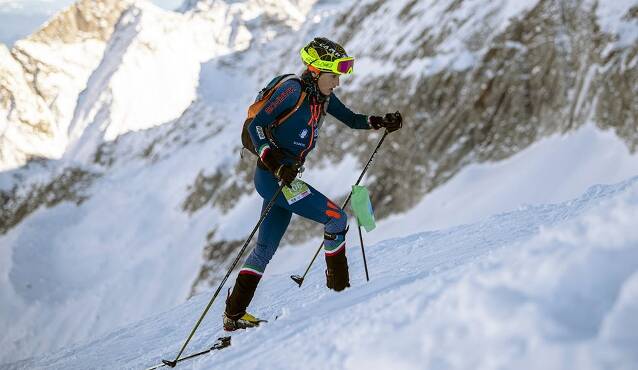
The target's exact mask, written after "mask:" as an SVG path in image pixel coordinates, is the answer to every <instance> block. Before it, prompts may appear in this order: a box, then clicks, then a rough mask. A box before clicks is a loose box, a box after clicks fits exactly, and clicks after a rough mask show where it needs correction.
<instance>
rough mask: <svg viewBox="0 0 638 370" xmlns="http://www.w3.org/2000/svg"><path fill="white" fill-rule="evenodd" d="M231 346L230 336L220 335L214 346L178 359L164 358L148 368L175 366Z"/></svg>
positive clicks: (153, 369) (150, 369) (151, 369)
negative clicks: (169, 359) (159, 362)
mask: <svg viewBox="0 0 638 370" xmlns="http://www.w3.org/2000/svg"><path fill="white" fill-rule="evenodd" d="M229 346H230V336H227V337H219V338H217V341H215V344H213V345H212V347H210V348H209V349H207V350H204V351H201V352H196V353H193V354H190V355H188V356H184V357H182V358H180V359H179V360H177V361H168V360H162V363H161V364H159V365H155V366H153V367H149V368H147V369H146V370H155V369H159V368H160V367H164V366H168V367H175V365H177V363H179V362H182V361H185V360H189V359H191V358H193V357H197V356H201V355H205V354H207V353H209V352H212V351H216V350H220V349H224V348H226V347H229Z"/></svg>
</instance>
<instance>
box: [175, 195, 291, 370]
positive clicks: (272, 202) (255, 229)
mask: <svg viewBox="0 0 638 370" xmlns="http://www.w3.org/2000/svg"><path fill="white" fill-rule="evenodd" d="M283 187H284V184H283V183H282V184H281V185H279V189H278V190H277V191H276V192H275V195H273V197H272V199H271V200H270V202H268V205H266V208H265V209H264V210H263V212H262V213H261V216H260V217H259V221H258V222H257V225H255V227H254V228H253V231H252V232H251V233H250V236H248V239H246V242H245V243H244V246H243V247H242V248H241V250H240V251H239V254H238V255H237V257H235V260H234V261H233V264H232V265H231V266H230V268H229V269H228V272H227V273H226V276H224V279H222V281H221V283H219V286H218V287H217V290H216V291H215V294H213V298H211V300H210V302H208V305H207V306H206V309H205V310H204V312H203V313H202V315H201V316H200V317H199V320H197V323H196V324H195V326H194V327H193V330H191V333H190V334H189V336H188V338H187V339H186V342H184V345H183V346H182V349H180V350H179V353H178V354H177V357H175V359H174V360H173V361H169V360H162V363H164V365H167V366H170V367H175V365H177V361H178V360H179V357H180V356H181V355H182V353H183V352H184V349H186V346H187V345H188V342H190V340H191V338H193V335H194V334H195V331H196V330H197V328H198V327H199V324H201V323H202V320H204V316H206V314H207V313H208V310H209V309H210V307H211V306H212V305H213V302H214V301H215V298H217V295H218V294H219V292H220V291H221V290H222V287H223V286H224V284H225V283H226V280H228V277H229V276H230V273H231V272H232V271H233V269H234V268H235V266H237V263H238V262H239V260H240V259H241V256H242V255H243V254H244V252H245V251H246V247H248V243H250V240H251V239H252V238H253V236H254V235H255V232H257V229H259V226H261V223H262V222H264V219H265V218H266V216H267V215H268V212H270V209H271V208H272V206H273V204H275V199H277V196H279V193H281V190H282V189H283Z"/></svg>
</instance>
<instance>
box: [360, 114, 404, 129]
mask: <svg viewBox="0 0 638 370" xmlns="http://www.w3.org/2000/svg"><path fill="white" fill-rule="evenodd" d="M368 121H369V122H370V126H372V128H373V129H375V130H378V129H380V128H382V127H385V128H386V129H387V130H388V132H393V131H396V130H398V129H400V128H401V127H403V117H401V113H399V111H396V113H387V114H386V115H385V117H379V116H370V117H369V118H368Z"/></svg>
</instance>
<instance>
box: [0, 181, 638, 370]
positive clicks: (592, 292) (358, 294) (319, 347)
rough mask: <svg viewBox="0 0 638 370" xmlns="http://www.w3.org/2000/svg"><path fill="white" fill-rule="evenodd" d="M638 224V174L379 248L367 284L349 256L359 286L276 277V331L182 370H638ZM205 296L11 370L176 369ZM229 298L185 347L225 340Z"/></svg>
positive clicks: (267, 305) (264, 313)
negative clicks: (338, 287) (336, 288)
mask: <svg viewBox="0 0 638 370" xmlns="http://www.w3.org/2000/svg"><path fill="white" fill-rule="evenodd" d="M637 217H638V177H635V178H632V179H629V180H627V181H624V182H621V183H619V184H616V185H609V186H603V185H598V186H593V187H591V188H590V189H589V190H588V191H587V192H585V194H583V195H582V196H581V197H579V198H576V199H573V200H569V201H566V202H562V203H557V204H546V205H534V206H529V207H527V208H525V209H520V210H516V211H511V212H507V213H502V214H498V215H495V216H492V217H490V218H487V219H484V220H482V221H480V222H477V223H474V224H469V225H461V226H456V227H452V228H447V229H442V230H437V231H430V232H423V233H418V234H413V235H409V236H405V237H402V238H395V239H389V240H385V241H383V242H380V243H377V244H374V245H370V246H369V247H368V252H367V257H368V265H369V269H370V271H371V281H370V282H366V281H365V278H364V274H363V264H362V260H361V258H360V254H359V251H358V248H356V247H355V246H351V247H350V248H349V250H348V257H349V261H350V274H351V283H352V287H351V288H349V289H347V290H346V291H344V292H342V293H334V292H331V291H328V290H327V289H326V288H325V286H324V284H325V283H324V276H323V268H322V267H319V266H315V268H314V269H313V270H312V271H311V273H310V274H309V275H308V277H307V278H306V283H305V284H304V286H303V287H302V288H297V286H296V285H295V284H294V283H293V282H292V281H291V280H290V279H289V278H288V273H282V274H267V275H266V277H265V278H264V280H263V281H262V283H261V285H260V287H259V289H258V291H257V293H256V295H255V299H254V300H253V303H252V306H251V308H252V312H253V313H254V314H256V315H258V316H259V317H263V318H265V319H268V320H269V321H270V322H269V323H267V324H264V325H262V326H261V327H260V328H257V329H252V330H250V331H247V332H237V333H235V334H233V335H232V341H233V344H232V346H231V347H230V348H227V349H224V350H222V351H220V352H214V353H213V354H210V355H206V356H202V357H199V358H197V359H193V360H190V361H187V362H183V363H182V364H180V365H179V368H180V369H209V368H215V369H237V368H241V369H263V368H268V369H271V368H272V369H275V368H276V369H299V368H306V369H326V368H337V369H388V368H392V369H423V368H428V369H469V368H472V369H502V368H517V369H574V368H576V369H602V368H605V369H633V368H635V367H634V366H635V364H636V361H638V353H636V351H635V348H636V345H637V344H638V336H637V334H636V333H638V319H637V318H636V315H635V313H636V310H637V309H638V230H637V229H636V227H635V220H636V218H637ZM289 272H294V271H289ZM209 297H210V293H208V294H201V295H199V296H196V297H194V298H192V299H190V300H189V301H188V302H186V303H184V304H181V305H179V306H177V307H174V308H172V309H170V310H168V311H166V312H164V313H161V314H159V315H156V316H153V317H150V318H147V319H145V320H142V321H140V322H137V323H135V324H132V325H129V326H127V327H123V328H119V329H117V330H113V331H111V332H110V333H109V334H107V335H104V336H102V337H100V338H97V339H95V340H92V341H89V342H86V343H84V344H82V345H78V346H75V347H70V348H67V349H65V350H62V351H59V352H56V353H52V354H45V355H41V356H38V357H37V358H34V359H29V360H26V361H22V362H18V363H13V364H8V365H6V366H5V367H6V368H7V369H18V368H37V369H47V368H60V369H62V368H63V369H87V368H91V369H101V368H105V369H106V368H109V369H112V368H118V369H142V368H145V367H149V366H152V365H155V364H156V363H159V362H160V360H161V359H163V358H164V359H173V357H174V356H175V355H176V353H177V351H178V350H179V348H180V347H181V345H182V343H183V340H184V339H185V338H186V336H187V334H188V332H189V331H190V329H191V327H192V325H193V324H194V322H195V321H196V319H197V317H198V316H199V315H200V313H201V312H202V310H203V308H204V306H205V305H206V303H207V302H208V300H209ZM222 301H223V299H219V301H218V302H216V304H215V305H214V306H213V308H212V310H211V311H210V312H209V314H208V316H207V318H206V319H205V320H204V321H203V324H202V326H201V327H200V329H199V331H198V333H197V334H196V336H195V337H194V339H193V340H192V342H191V343H190V346H189V347H188V351H190V352H192V351H194V350H201V349H204V348H206V347H207V346H208V345H210V344H212V342H213V341H214V340H215V338H217V337H218V336H221V335H223V332H222V331H221V328H220V325H221V319H220V316H221V310H222V307H223V302H222ZM140 303H141V302H140Z"/></svg>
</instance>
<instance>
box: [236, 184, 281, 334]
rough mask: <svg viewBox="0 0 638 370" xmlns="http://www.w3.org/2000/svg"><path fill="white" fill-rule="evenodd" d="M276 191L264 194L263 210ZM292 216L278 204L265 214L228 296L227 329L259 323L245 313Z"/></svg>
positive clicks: (262, 185)
mask: <svg viewBox="0 0 638 370" xmlns="http://www.w3.org/2000/svg"><path fill="white" fill-rule="evenodd" d="M259 180H260V179H258V178H257V177H256V178H255V183H256V185H258V188H260V187H261V188H263V187H264V184H262V182H263V179H261V181H259ZM259 185H261V186H259ZM273 195H274V192H273V194H271V195H270V196H266V197H264V201H263V204H262V212H263V210H264V209H265V208H266V206H267V204H268V201H266V200H265V199H270V198H272V196H273ZM291 216H292V212H291V211H290V210H287V209H286V208H282V207H279V206H278V205H277V204H275V205H273V207H272V208H271V209H270V211H269V212H268V214H267V215H266V217H265V218H264V221H263V222H262V224H261V226H260V227H259V234H258V237H257V245H256V246H255V248H254V249H253V250H252V252H251V253H250V255H249V256H248V258H247V259H246V262H245V263H244V265H243V266H242V268H241V270H240V271H239V274H238V275H237V279H236V281H235V286H234V287H233V291H232V293H231V294H229V296H228V299H227V300H226V309H225V311H224V329H226V330H235V329H238V328H244V327H251V326H256V325H257V324H258V323H257V322H254V321H253V322H251V319H254V318H253V317H252V316H251V315H249V314H247V313H246V308H247V307H248V305H249V304H250V301H251V300H252V298H253V296H254V294H255V290H256V289H257V285H258V284H259V281H260V280H261V276H262V275H263V273H264V270H265V269H266V265H268V262H270V259H271V258H272V256H273V255H274V254H275V251H276V250H277V247H278V246H279V242H280V241H281V238H282V237H283V235H284V233H285V232H286V229H287V228H288V224H289V223H290V218H291Z"/></svg>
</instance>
